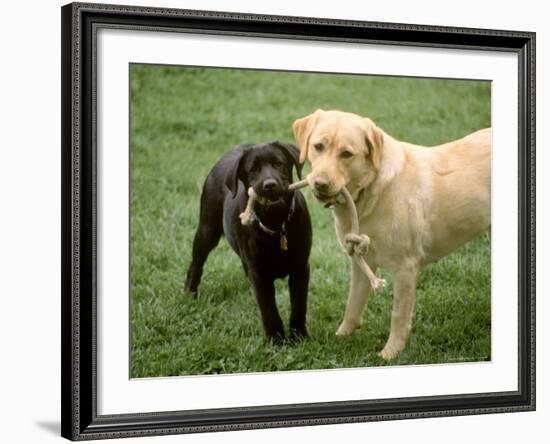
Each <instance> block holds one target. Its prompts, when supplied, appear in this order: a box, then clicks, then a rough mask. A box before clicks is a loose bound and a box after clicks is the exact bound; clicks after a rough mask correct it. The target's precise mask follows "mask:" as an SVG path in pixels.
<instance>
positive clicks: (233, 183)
mask: <svg viewBox="0 0 550 444" xmlns="http://www.w3.org/2000/svg"><path fill="white" fill-rule="evenodd" d="M248 151H250V148H249V147H248V146H241V147H240V148H239V149H237V150H236V152H235V163H234V164H233V166H232V167H231V168H230V169H229V171H228V172H227V175H226V176H225V185H226V186H227V188H229V191H231V195H232V196H233V198H234V197H235V196H236V195H237V191H238V190H239V179H242V175H243V174H242V173H243V168H242V166H243V164H244V159H245V157H246V154H247V153H248Z"/></svg>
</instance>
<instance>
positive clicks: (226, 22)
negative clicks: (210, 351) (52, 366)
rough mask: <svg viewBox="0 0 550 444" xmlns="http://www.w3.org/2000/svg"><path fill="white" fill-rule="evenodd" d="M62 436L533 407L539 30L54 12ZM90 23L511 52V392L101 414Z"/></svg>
mask: <svg viewBox="0 0 550 444" xmlns="http://www.w3.org/2000/svg"><path fill="white" fill-rule="evenodd" d="M61 15H62V32H61V48H62V61H61V73H62V77H61V86H62V87H61V94H62V95H61V103H62V116H61V117H62V119H61V120H62V125H61V140H62V190H61V198H62V227H61V229H62V245H61V250H62V275H61V281H62V298H61V299H62V301H61V310H62V327H61V340H62V363H61V364H62V384H61V387H62V396H61V398H62V409H61V413H62V415H61V417H62V427H61V429H62V430H61V431H62V436H64V437H65V438H68V439H71V440H84V439H100V438H119V437H130V436H147V435H161V434H177V433H193V432H208V431H222V430H238V429H252V428H269V427H286V426H300V425H317V424H332V423H347V422H362V421H379V420H393V419H405V418H425V417H435V416H454V415H473V414H485V413H500V412H517V411H528V410H534V409H535V33H531V32H518V31H503V30H488V29H468V28H450V27H439V26H424V25H408V24H395V23H379V22H359V21H348V20H333V19H322V18H305V17H284V16H265V15H253V14H236V13H224V12H210V11H194V10H177V9H161V8H147V7H132V6H117V5H103V4H85V3H72V4H68V5H66V6H64V7H62V9H61ZM98 27H107V28H109V27H117V28H125V29H128V30H132V29H144V28H147V29H148V30H163V31H167V30H168V31H172V32H194V33H209V34H221V35H239V36H256V37H257V36H260V37H265V38H282V37H284V38H291V39H308V40H318V41H338V42H344V43H345V42H350V43H351V42H353V43H369V44H372V43H376V44H382V45H389V44H391V45H405V46H409V45H410V46H424V47H436V48H461V49H468V50H485V51H507V52H512V53H514V54H516V55H517V58H518V66H519V73H518V79H519V100H518V103H519V110H518V111H519V113H518V115H519V122H518V123H519V127H518V128H519V138H518V152H517V156H518V168H519V183H518V199H519V208H518V214H519V231H518V247H519V248H518V251H519V257H518V261H519V268H518V282H519V285H518V304H519V307H518V314H519V319H518V345H519V347H518V363H519V368H518V390H517V391H510V392H496V393H471V394H466V395H452V396H426V397H415V398H392V399H384V400H364V401H341V402H324V403H310V404H298V405H276V406H260V407H242V408H220V409H209V410H192V411H190V410H187V411H171V412H150V413H143V414H120V415H109V416H105V415H104V416H101V415H98V414H97V390H96V389H97V381H96V368H95V365H96V358H95V353H96V305H95V304H96V299H95V298H96V294H95V291H96V277H97V276H96V252H97V250H96V249H97V245H96V211H97V207H96V174H97V165H96V158H95V155H96V146H95V143H96V142H95V141H96V138H95V118H96V114H95V113H96V108H95V107H96V100H95V90H94V88H95V86H94V75H95V71H94V70H95V44H94V39H95V38H96V34H95V32H96V29H97V28H98Z"/></svg>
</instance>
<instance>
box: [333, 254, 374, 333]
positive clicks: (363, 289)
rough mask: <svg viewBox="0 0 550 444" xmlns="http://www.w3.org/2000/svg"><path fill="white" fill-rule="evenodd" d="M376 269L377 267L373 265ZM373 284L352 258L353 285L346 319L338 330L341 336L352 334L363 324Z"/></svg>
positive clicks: (345, 314) (347, 303)
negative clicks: (364, 312)
mask: <svg viewBox="0 0 550 444" xmlns="http://www.w3.org/2000/svg"><path fill="white" fill-rule="evenodd" d="M373 268H374V269H375V270H376V267H373ZM370 291H371V285H370V281H369V279H368V277H367V276H366V275H365V273H363V271H362V270H361V268H360V267H359V265H357V263H356V262H355V260H353V259H352V260H351V286H350V289H349V295H348V300H347V302H346V310H345V312H344V320H343V321H342V323H341V324H340V327H339V328H338V330H337V331H336V334H337V335H339V336H348V335H351V334H352V333H353V332H354V330H356V329H357V328H359V327H360V326H361V324H362V319H363V311H364V309H365V306H366V304H367V301H368V297H369V293H370Z"/></svg>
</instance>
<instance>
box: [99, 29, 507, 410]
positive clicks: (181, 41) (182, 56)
mask: <svg viewBox="0 0 550 444" xmlns="http://www.w3.org/2000/svg"><path fill="white" fill-rule="evenodd" d="M97 48H98V49H97V62H98V65H97V66H98V83H97V87H98V94H97V103H98V119H97V128H98V238H97V244H98V294H97V302H98V311H97V318H98V331H97V333H98V337H97V363H98V366H97V378H98V393H97V401H98V404H97V406H98V414H100V415H105V414H116V413H140V412H153V411H156V412H160V411H174V410H188V409H206V408H222V407H243V406H255V405H276V404H296V403H309V402H328V401H347V400H359V399H362V400H366V399H384V398H402V397H413V396H430V395H443V394H462V393H482V392H499V391H513V390H517V388H518V387H517V381H518V373H517V371H518V361H517V357H518V353H517V350H518V342H517V340H518V338H517V331H518V330H517V327H518V325H517V315H518V300H517V288H518V282H517V273H516V270H517V269H518V267H517V257H518V246H517V243H516V242H515V239H517V229H518V215H517V211H516V209H517V204H518V202H517V180H518V173H517V171H518V165H517V155H516V153H517V140H518V138H517V134H518V126H517V121H518V120H517V118H518V115H517V108H518V89H517V85H518V83H517V81H518V78H517V72H518V69H517V68H518V66H517V56H516V55H515V54H512V53H506V52H484V51H466V50H448V49H431V48H413V47H400V46H376V45H364V44H349V43H346V44H339V43H334V42H313V41H296V40H283V39H265V38H248V37H246V38H245V37H227V36H223V37H222V36H210V35H193V34H179V33H163V32H151V31H139V32H138V31H134V30H132V31H124V30H114V29H99V30H98V46H97ZM129 63H158V64H171V65H195V66H197V65H198V66H223V67H243V68H244V67H246V68H256V69H280V70H299V71H315V72H342V73H344V72H345V73H365V74H379V75H406V76H423V77H440V78H465V79H468V78H469V79H488V80H491V81H492V108H491V109H492V126H493V176H492V180H493V188H492V199H493V200H492V212H493V214H492V220H493V227H492V279H491V282H492V303H491V307H492V319H491V324H492V347H491V358H492V360H491V362H487V363H464V364H442V365H425V366H401V367H376V368H358V369H338V370H316V371H296V372H273V373H251V374H237V375H216V376H191V377H170V378H154V379H138V380H130V379H129V374H128V371H129V370H128V369H129V352H128V344H129V328H128V322H129V303H128V301H129V293H128V292H129V285H128V282H129V275H128V270H129V267H128V264H129V248H128V247H129V244H128V242H129V231H128V229H129V227H128V220H129V202H128V195H129V193H128V192H129V190H128V184H129V180H128V178H129V164H128V158H129V151H128V150H129V140H128V124H129V114H128V113H129V108H128V101H129V97H128V91H129V85H128V65H129ZM396 106H399V104H396ZM365 108H366V109H368V97H365ZM403 112H406V110H403ZM510 239H513V240H514V242H510ZM342 297H343V296H342ZM336 327H337V325H327V328H328V329H333V330H335V329H336ZM184 352H185V351H184V350H182V353H184ZM411 381H414V384H411Z"/></svg>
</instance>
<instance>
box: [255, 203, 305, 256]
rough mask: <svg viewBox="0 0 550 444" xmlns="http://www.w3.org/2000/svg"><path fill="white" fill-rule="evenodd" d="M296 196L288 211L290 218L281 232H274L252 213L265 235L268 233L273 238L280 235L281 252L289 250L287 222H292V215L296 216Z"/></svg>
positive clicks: (288, 217) (284, 223)
mask: <svg viewBox="0 0 550 444" xmlns="http://www.w3.org/2000/svg"><path fill="white" fill-rule="evenodd" d="M295 196H296V195H295V194H293V195H292V200H291V201H290V208H289V210H288V216H287V217H286V220H285V221H283V224H282V225H281V229H280V230H273V229H271V228H269V227H268V226H266V225H265V224H264V223H263V222H262V221H261V220H260V218H259V217H258V215H257V214H256V212H255V211H252V215H253V216H254V219H255V220H256V221H257V222H258V226H259V227H260V228H261V229H262V231H263V232H264V233H267V234H269V235H271V236H276V235H277V234H278V235H279V244H280V246H281V250H285V251H286V250H288V240H287V237H286V224H287V222H290V219H291V217H292V215H293V214H294V209H295V206H296V203H295Z"/></svg>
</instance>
